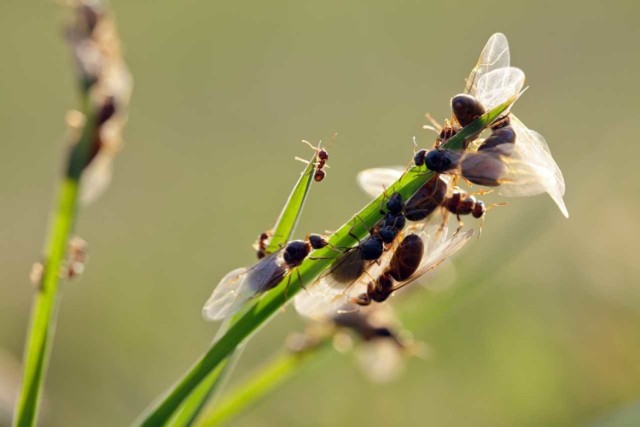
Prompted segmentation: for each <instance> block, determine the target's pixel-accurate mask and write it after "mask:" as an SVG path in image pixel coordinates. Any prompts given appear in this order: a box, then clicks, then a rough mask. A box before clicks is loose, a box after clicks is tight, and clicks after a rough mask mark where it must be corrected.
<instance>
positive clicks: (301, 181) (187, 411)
mask: <svg viewBox="0 0 640 427" xmlns="http://www.w3.org/2000/svg"><path fill="white" fill-rule="evenodd" d="M316 160H317V152H316V153H314V155H313V157H312V158H311V160H310V161H309V163H308V164H307V166H306V167H305V168H304V170H303V171H302V173H301V174H300V178H298V180H297V181H296V183H295V185H294V187H293V189H292V190H291V193H290V194H289V198H288V199H287V202H286V203H285V205H284V207H283V208H282V212H281V213H280V216H279V217H278V220H277V221H276V225H275V226H274V233H273V235H272V236H271V239H270V242H269V245H268V246H267V248H266V251H265V252H266V253H267V254H270V253H272V252H274V251H276V250H278V249H280V248H281V247H282V246H283V245H285V244H286V243H287V242H288V241H289V240H291V236H292V235H293V233H294V231H295V227H296V225H297V223H298V220H299V218H300V216H301V215H302V209H303V207H304V203H305V201H306V200H307V197H308V196H309V190H310V188H311V185H312V184H313V182H314V179H313V174H314V170H315V165H314V164H315V162H316ZM234 320H235V318H234ZM234 320H232V321H231V322H230V324H232V323H233V322H234ZM239 356H240V355H239V354H238V352H237V351H236V352H234V353H233V354H232V355H230V356H229V357H228V358H227V359H225V360H224V361H223V362H222V363H221V364H220V365H219V366H218V367H217V368H216V369H214V370H213V371H212V372H211V373H210V374H209V375H208V376H207V378H205V380H204V381H202V384H200V385H199V386H198V387H197V388H196V389H195V390H194V391H193V393H191V394H190V395H189V397H188V398H187V399H185V402H184V403H183V404H182V405H181V406H180V409H179V410H178V411H177V412H176V413H175V414H174V416H173V417H172V418H171V420H170V422H169V424H168V425H170V426H172V427H182V426H189V425H191V424H192V423H193V421H194V420H195V419H196V417H197V416H198V415H199V413H200V412H201V411H202V409H203V408H204V407H205V406H206V405H207V402H208V400H209V399H211V398H212V397H213V396H214V395H215V393H216V391H217V390H218V389H219V387H220V385H221V384H223V383H224V380H225V378H226V377H227V376H228V375H229V374H230V370H231V369H230V368H232V367H233V365H234V364H235V362H236V359H237V358H239Z"/></svg>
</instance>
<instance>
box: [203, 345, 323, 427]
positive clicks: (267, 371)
mask: <svg viewBox="0 0 640 427" xmlns="http://www.w3.org/2000/svg"><path fill="white" fill-rule="evenodd" d="M329 342H330V340H329V339H327V340H324V341H323V342H322V343H320V345H317V346H315V347H313V348H311V349H308V350H305V351H302V352H299V353H298V352H286V353H283V354H281V355H279V356H277V357H276V358H274V359H273V360H271V361H270V362H269V363H268V364H266V365H265V366H263V367H262V368H261V369H260V370H258V371H257V372H254V373H253V375H252V376H251V377H250V378H249V379H248V380H247V381H246V382H243V383H242V384H240V385H238V386H237V387H235V388H234V389H233V390H232V391H231V392H230V393H229V394H228V396H226V397H225V398H223V399H221V400H220V403H219V404H218V405H216V406H215V408H214V409H213V410H212V411H210V412H209V413H206V414H204V415H203V416H202V419H201V420H199V421H198V422H196V426H198V427H213V426H218V425H221V424H223V423H225V422H227V421H229V420H230V419H231V418H233V417H235V416H237V415H238V414H239V413H241V412H242V411H243V410H244V409H246V408H247V407H249V406H250V405H253V404H254V403H256V402H257V401H258V400H260V399H262V398H263V397H265V396H267V395H268V394H269V393H270V392H271V391H272V390H275V389H276V388H277V387H279V386H280V385H281V384H282V383H283V382H285V381H286V380H288V379H289V378H290V377H291V376H292V375H293V373H294V372H296V371H297V370H298V369H300V368H302V367H303V366H304V365H306V364H307V362H309V361H311V360H313V359H316V358H317V357H319V356H321V355H322V354H324V353H325V351H326V350H327V349H329V348H331V346H330V345H328V343H329Z"/></svg>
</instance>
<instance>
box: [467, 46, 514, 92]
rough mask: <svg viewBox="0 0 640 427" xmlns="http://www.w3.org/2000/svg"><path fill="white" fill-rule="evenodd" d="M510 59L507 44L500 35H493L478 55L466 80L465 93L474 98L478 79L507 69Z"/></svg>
mask: <svg viewBox="0 0 640 427" xmlns="http://www.w3.org/2000/svg"><path fill="white" fill-rule="evenodd" d="M510 62H511V58H510V55H509V42H507V38H506V37H505V35H504V34H502V33H495V34H494V35H492V36H491V37H490V38H489V41H487V44H486V45H485V46H484V49H482V52H481V53H480V58H478V62H477V63H476V66H475V67H473V70H472V71H471V74H469V77H468V78H467V85H466V87H465V90H464V91H465V93H469V94H471V95H474V96H475V87H476V84H477V83H478V81H479V80H480V78H481V77H482V76H483V75H485V74H487V73H488V72H490V71H492V70H496V69H498V68H503V67H509V65H510Z"/></svg>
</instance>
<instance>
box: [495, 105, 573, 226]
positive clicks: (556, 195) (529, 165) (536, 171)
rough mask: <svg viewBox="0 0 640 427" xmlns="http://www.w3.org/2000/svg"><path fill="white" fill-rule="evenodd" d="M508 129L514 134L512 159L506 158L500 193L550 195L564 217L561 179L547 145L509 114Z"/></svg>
mask: <svg viewBox="0 0 640 427" xmlns="http://www.w3.org/2000/svg"><path fill="white" fill-rule="evenodd" d="M511 126H512V128H513V130H514V131H515V133H516V143H515V148H514V152H513V154H512V156H511V159H505V162H506V163H507V169H508V173H507V176H506V180H505V182H504V183H502V184H501V185H500V191H499V193H500V194H502V195H505V196H511V197H516V196H532V195H535V194H540V193H544V192H546V193H549V196H551V198H552V199H553V201H554V202H555V203H556V204H557V205H558V208H560V211H561V212H562V214H563V215H564V216H565V217H567V218H568V217H569V212H568V211H567V207H566V206H565V204H564V201H563V199H562V196H563V195H564V192H565V184H564V177H563V176H562V172H561V171H560V168H559V167H558V165H557V164H556V162H555V160H553V157H552V156H551V151H549V146H548V145H547V142H546V141H545V139H544V137H543V136H542V135H540V134H539V133H538V132H535V131H533V130H530V129H529V128H527V127H526V126H525V125H524V124H523V123H522V122H521V121H520V120H519V119H518V118H517V117H515V116H514V115H513V114H512V115H511Z"/></svg>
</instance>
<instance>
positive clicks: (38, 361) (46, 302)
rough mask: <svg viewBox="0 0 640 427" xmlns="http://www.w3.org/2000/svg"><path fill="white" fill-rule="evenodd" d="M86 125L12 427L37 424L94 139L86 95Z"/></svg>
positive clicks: (60, 213)
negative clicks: (63, 273)
mask: <svg viewBox="0 0 640 427" xmlns="http://www.w3.org/2000/svg"><path fill="white" fill-rule="evenodd" d="M82 104H83V110H84V111H85V117H86V120H85V124H84V127H83V129H82V133H81V134H80V137H79V138H78V140H77V142H76V143H75V144H74V145H73V148H72V149H71V151H70V153H69V157H68V163H67V169H66V171H65V172H66V174H65V176H64V178H63V180H62V182H61V184H60V189H59V191H58V201H57V205H56V208H55V212H54V214H53V219H52V221H51V224H50V226H49V238H48V241H47V246H46V250H45V261H44V271H43V275H42V278H41V280H40V283H39V287H38V289H37V293H36V296H35V300H34V302H33V305H32V309H31V320H30V326H29V332H28V335H27V342H26V346H25V355H24V373H23V379H22V389H21V391H20V396H19V397H18V402H17V406H16V411H15V415H14V420H13V425H14V426H15V427H28V426H33V425H35V423H36V418H37V414H38V406H39V401H40V397H41V394H42V385H43V383H44V377H45V374H46V369H47V362H48V359H49V355H50V353H51V347H52V343H53V337H54V332H55V326H56V319H57V308H58V303H59V301H58V300H59V299H60V295H59V294H60V284H59V283H60V273H61V271H62V267H63V264H64V262H65V257H66V254H67V245H68V242H69V237H70V236H71V233H72V232H73V227H74V225H75V220H76V213H77V206H78V194H79V190H80V177H81V175H82V171H83V170H84V167H85V166H86V162H87V159H88V157H89V150H90V146H91V143H92V141H93V138H94V136H95V132H96V129H95V126H96V119H95V112H94V111H92V110H91V109H90V108H89V101H88V98H87V96H86V94H83V97H82Z"/></svg>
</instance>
